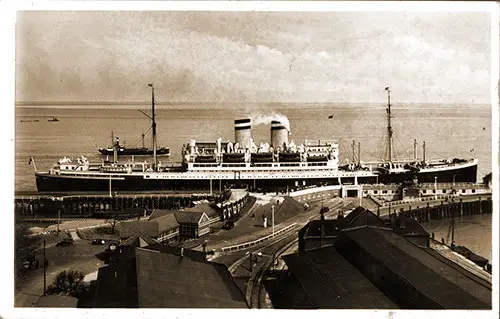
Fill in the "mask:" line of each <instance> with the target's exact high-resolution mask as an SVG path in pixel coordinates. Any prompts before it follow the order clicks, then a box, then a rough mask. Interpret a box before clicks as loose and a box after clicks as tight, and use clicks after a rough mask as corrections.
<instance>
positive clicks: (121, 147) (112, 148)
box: [98, 134, 170, 156]
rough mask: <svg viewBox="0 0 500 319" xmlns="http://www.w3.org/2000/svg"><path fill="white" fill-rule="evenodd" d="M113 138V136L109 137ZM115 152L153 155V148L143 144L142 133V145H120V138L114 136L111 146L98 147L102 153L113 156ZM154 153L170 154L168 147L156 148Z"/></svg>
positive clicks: (118, 153) (125, 154)
mask: <svg viewBox="0 0 500 319" xmlns="http://www.w3.org/2000/svg"><path fill="white" fill-rule="evenodd" d="M111 139H112V140H113V139H114V138H113V137H112V138H111ZM115 150H116V152H117V155H118V156H120V155H123V156H130V155H149V156H152V155H154V154H153V153H154V150H152V149H150V148H147V147H145V146H144V134H142V147H126V146H124V145H120V139H119V138H118V137H116V141H115V142H114V144H113V146H110V147H101V148H99V149H98V151H99V153H101V154H102V155H108V156H113V154H114V152H115ZM156 155H158V156H160V155H161V156H170V149H169V148H168V147H159V148H157V149H156Z"/></svg>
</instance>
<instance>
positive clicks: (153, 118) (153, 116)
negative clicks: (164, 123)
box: [148, 83, 157, 169]
mask: <svg viewBox="0 0 500 319" xmlns="http://www.w3.org/2000/svg"><path fill="white" fill-rule="evenodd" d="M148 86H149V87H151V110H152V114H151V120H152V122H153V124H152V126H151V127H152V129H153V168H154V169H156V165H157V162H156V122H155V88H154V86H153V83H149V84H148Z"/></svg>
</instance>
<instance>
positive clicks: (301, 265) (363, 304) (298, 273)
mask: <svg viewBox="0 0 500 319" xmlns="http://www.w3.org/2000/svg"><path fill="white" fill-rule="evenodd" d="M283 259H284V260H285V262H286V264H287V266H288V269H289V270H290V271H291V272H292V274H293V275H294V277H295V278H296V279H297V280H298V281H299V282H300V284H301V286H302V288H303V290H304V292H305V294H306V295H307V296H308V297H309V298H308V299H309V300H310V302H311V303H312V304H311V308H321V309H394V308H398V306H397V305H396V304H394V303H393V302H392V301H391V300H390V299H389V298H388V297H386V296H385V295H384V294H383V293H382V292H380V290H378V289H377V288H376V287H375V286H374V285H373V284H372V283H371V282H370V281H369V280H368V279H366V278H365V277H364V276H363V275H362V274H361V273H360V272H359V271H358V270H357V269H356V268H355V267H354V266H353V265H351V264H350V263H349V262H348V261H347V260H346V259H344V257H342V256H341V255H340V254H339V253H338V252H337V251H336V250H335V248H333V247H326V248H320V249H317V250H313V251H309V252H301V253H298V254H292V255H287V256H284V257H283Z"/></svg>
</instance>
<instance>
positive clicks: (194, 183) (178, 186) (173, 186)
mask: <svg viewBox="0 0 500 319" xmlns="http://www.w3.org/2000/svg"><path fill="white" fill-rule="evenodd" d="M358 182H359V183H361V184H373V183H376V177H363V178H360V177H358ZM341 183H343V184H353V183H354V179H353V178H343V179H342V180H341ZM338 184H339V180H338V178H314V179H308V178H303V179H300V178H293V179H255V180H253V179H225V180H224V179H221V180H219V179H212V181H210V180H206V179H143V178H142V176H126V177H125V178H123V179H113V180H112V181H111V190H112V191H113V192H114V191H117V192H118V191H126V192H130V191H132V192H133V191H137V192H139V191H151V192H154V191H175V190H179V191H209V190H210V189H212V191H218V190H219V189H220V190H224V189H229V188H248V189H250V190H256V191H279V192H284V191H286V190H287V189H288V190H294V189H301V188H304V187H310V186H313V185H322V186H326V185H338ZM36 185H37V189H38V191H39V192H63V191H64V192H82V191H88V192H108V191H109V189H110V182H109V179H96V178H90V177H86V178H85V177H82V178H74V177H72V178H68V177H62V176H60V175H46V174H39V175H37V176H36Z"/></svg>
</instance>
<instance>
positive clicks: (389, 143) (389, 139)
mask: <svg viewBox="0 0 500 319" xmlns="http://www.w3.org/2000/svg"><path fill="white" fill-rule="evenodd" d="M385 90H386V91H387V109H386V111H387V160H388V161H389V162H392V126H391V89H390V87H388V86H386V87H385Z"/></svg>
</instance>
